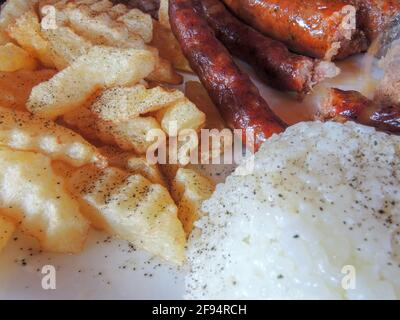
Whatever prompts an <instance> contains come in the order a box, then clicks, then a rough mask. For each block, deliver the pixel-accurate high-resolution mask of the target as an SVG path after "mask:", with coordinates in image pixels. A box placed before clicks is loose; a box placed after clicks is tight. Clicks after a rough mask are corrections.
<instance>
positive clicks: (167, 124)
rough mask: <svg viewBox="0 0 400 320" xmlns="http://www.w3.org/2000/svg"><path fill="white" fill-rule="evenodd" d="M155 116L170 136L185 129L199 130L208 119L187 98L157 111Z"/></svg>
mask: <svg viewBox="0 0 400 320" xmlns="http://www.w3.org/2000/svg"><path fill="white" fill-rule="evenodd" d="M155 116H156V118H157V120H158V121H159V122H160V124H161V127H162V128H163V130H164V131H165V132H166V133H167V134H168V136H177V135H178V134H179V132H181V131H182V130H183V129H193V130H196V131H198V130H200V129H201V128H202V126H203V125H204V123H205V121H206V115H205V114H204V113H203V112H201V111H200V110H199V109H198V108H197V107H196V106H195V105H194V103H192V102H190V101H189V100H188V99H187V98H184V99H181V100H180V101H178V102H177V103H175V104H173V105H172V106H170V107H167V108H164V109H161V110H159V111H157V112H155Z"/></svg>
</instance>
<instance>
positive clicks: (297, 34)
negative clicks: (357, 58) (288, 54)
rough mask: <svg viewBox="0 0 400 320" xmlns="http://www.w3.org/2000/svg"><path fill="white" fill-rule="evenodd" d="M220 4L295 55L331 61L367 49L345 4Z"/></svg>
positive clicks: (245, 0) (270, 0)
mask: <svg viewBox="0 0 400 320" xmlns="http://www.w3.org/2000/svg"><path fill="white" fill-rule="evenodd" d="M223 1H224V2H225V4H226V5H227V6H228V7H229V8H230V9H231V10H232V11H233V12H235V13H236V15H238V16H239V17H240V18H241V19H243V20H244V21H246V22H247V23H249V24H250V25H252V26H253V27H254V28H256V29H258V30H259V31H261V32H262V33H264V34H265V35H267V36H270V37H272V38H274V39H276V40H279V41H282V42H284V43H285V44H286V45H287V46H288V47H289V49H291V50H293V51H295V52H297V53H301V54H304V55H309V56H312V57H315V58H320V59H325V60H331V59H332V58H336V59H341V58H345V57H348V56H350V55H352V54H355V53H359V52H362V51H364V50H366V49H367V48H368V41H367V39H366V37H365V35H364V33H363V32H362V31H360V30H359V29H358V28H356V8H355V7H354V6H352V5H349V2H348V1H345V0H335V1H332V0H315V1H303V0H223ZM353 22H354V23H353Z"/></svg>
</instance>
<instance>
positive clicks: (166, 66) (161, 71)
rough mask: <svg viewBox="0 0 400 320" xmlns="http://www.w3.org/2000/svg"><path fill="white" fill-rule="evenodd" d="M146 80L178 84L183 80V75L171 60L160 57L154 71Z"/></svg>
mask: <svg viewBox="0 0 400 320" xmlns="http://www.w3.org/2000/svg"><path fill="white" fill-rule="evenodd" d="M146 80H150V81H157V82H162V83H168V84H173V85H178V84H181V83H182V82H183V77H182V76H181V75H180V74H179V73H177V72H176V71H175V70H174V68H173V67H172V64H171V62H169V61H168V60H165V59H163V58H158V61H157V64H156V66H155V69H154V71H153V72H152V73H150V74H149V75H148V76H147V77H146Z"/></svg>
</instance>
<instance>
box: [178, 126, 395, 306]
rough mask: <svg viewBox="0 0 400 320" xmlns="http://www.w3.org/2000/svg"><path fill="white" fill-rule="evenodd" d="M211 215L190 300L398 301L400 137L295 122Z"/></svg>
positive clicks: (217, 196) (192, 251) (202, 230)
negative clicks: (316, 299)
mask: <svg viewBox="0 0 400 320" xmlns="http://www.w3.org/2000/svg"><path fill="white" fill-rule="evenodd" d="M203 209H204V211H205V212H206V213H207V214H208V216H206V217H204V218H202V219H201V220H200V221H199V222H198V223H197V227H198V228H199V229H198V230H196V232H195V233H194V235H193V236H192V238H191V240H190V243H189V248H188V259H189V263H190V266H191V272H190V273H189V275H188V276H187V278H186V298H189V299H192V298H195V299H197V298H199V299H202V298H205V299H227V298H232V299H269V298H272V299H274V298H283V299H286V298H289V299H294V298H311V299H313V298H318V299H336V298H337V299H367V298H378V299H386V298H390V299H392V298H400V137H398V136H393V135H392V136H391V135H387V134H385V133H380V132H376V131H375V130H374V129H373V128H369V127H365V126H361V125H357V124H355V123H352V122H348V123H346V124H339V123H333V122H329V123H325V124H323V123H319V122H308V123H300V124H297V125H295V126H293V127H290V128H289V129H287V130H286V132H285V133H283V134H281V135H277V136H273V137H272V138H271V139H269V140H268V141H267V142H266V143H264V145H263V146H262V148H261V149H260V151H259V152H258V153H257V154H256V157H255V170H254V172H253V173H252V174H249V175H246V176H237V175H236V176H235V175H231V176H230V177H228V179H227V180H226V183H225V184H220V185H218V187H217V190H216V192H215V193H214V195H213V196H212V198H211V199H210V200H208V201H206V202H205V203H204V205H203ZM343 272H344V273H343Z"/></svg>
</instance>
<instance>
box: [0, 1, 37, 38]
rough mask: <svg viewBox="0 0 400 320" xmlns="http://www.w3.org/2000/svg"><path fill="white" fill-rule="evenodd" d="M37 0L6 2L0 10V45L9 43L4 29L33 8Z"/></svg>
mask: <svg viewBox="0 0 400 320" xmlns="http://www.w3.org/2000/svg"><path fill="white" fill-rule="evenodd" d="M36 4H37V0H7V2H6V3H5V4H4V5H3V6H2V7H1V10H0V44H6V43H7V42H10V40H11V39H10V37H9V36H8V34H7V32H6V29H7V27H8V26H9V25H10V24H11V23H13V22H14V20H15V19H16V18H18V17H20V16H22V15H23V14H24V13H25V12H26V11H29V10H31V9H33V8H35V6H36Z"/></svg>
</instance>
